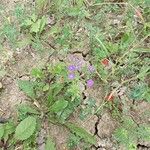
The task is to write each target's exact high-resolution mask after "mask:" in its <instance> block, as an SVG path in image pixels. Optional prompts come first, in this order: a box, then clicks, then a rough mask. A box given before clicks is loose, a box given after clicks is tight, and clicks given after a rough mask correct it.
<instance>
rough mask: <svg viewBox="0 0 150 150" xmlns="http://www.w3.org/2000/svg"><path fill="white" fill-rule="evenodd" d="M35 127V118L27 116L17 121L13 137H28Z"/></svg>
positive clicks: (24, 138) (18, 138) (23, 138)
mask: <svg viewBox="0 0 150 150" xmlns="http://www.w3.org/2000/svg"><path fill="white" fill-rule="evenodd" d="M35 129H36V119H35V118H34V117H31V116H29V117H27V118H26V119H24V120H23V121H21V122H20V123H19V125H18V126H17V128H16V131H15V138H16V139H17V140H26V139H28V138H29V137H30V136H31V135H32V134H33V133H34V131H35Z"/></svg>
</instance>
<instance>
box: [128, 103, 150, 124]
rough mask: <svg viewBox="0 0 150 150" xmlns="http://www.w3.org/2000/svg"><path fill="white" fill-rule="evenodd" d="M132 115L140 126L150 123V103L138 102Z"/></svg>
mask: <svg viewBox="0 0 150 150" xmlns="http://www.w3.org/2000/svg"><path fill="white" fill-rule="evenodd" d="M130 113H131V114H132V117H133V118H134V120H135V121H136V122H137V123H138V124H142V123H147V124H149V123H150V103H148V102H145V101H142V102H138V103H137V104H136V105H135V106H134V109H133V111H132V112H130Z"/></svg>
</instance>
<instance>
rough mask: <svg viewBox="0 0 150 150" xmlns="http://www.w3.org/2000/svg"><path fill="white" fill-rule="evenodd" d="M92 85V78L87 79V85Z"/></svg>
mask: <svg viewBox="0 0 150 150" xmlns="http://www.w3.org/2000/svg"><path fill="white" fill-rule="evenodd" d="M93 85H94V81H93V80H92V79H89V80H87V87H92V86H93Z"/></svg>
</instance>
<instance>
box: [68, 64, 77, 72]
mask: <svg viewBox="0 0 150 150" xmlns="http://www.w3.org/2000/svg"><path fill="white" fill-rule="evenodd" d="M68 70H69V71H75V70H76V66H74V65H70V66H68Z"/></svg>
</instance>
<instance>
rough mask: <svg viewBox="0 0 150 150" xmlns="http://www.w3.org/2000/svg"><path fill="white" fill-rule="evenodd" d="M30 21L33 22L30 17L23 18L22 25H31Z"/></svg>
mask: <svg viewBox="0 0 150 150" xmlns="http://www.w3.org/2000/svg"><path fill="white" fill-rule="evenodd" d="M32 23H33V22H32V21H31V19H29V18H28V19H26V20H25V22H24V23H23V25H24V26H31V25H32Z"/></svg>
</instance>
